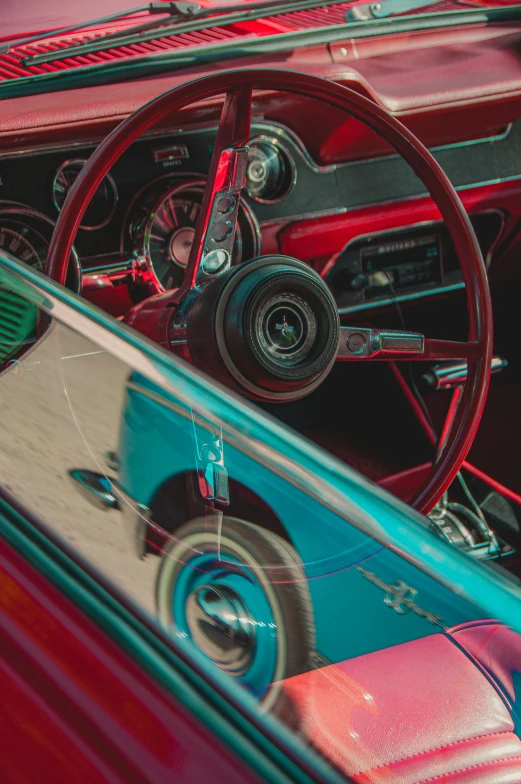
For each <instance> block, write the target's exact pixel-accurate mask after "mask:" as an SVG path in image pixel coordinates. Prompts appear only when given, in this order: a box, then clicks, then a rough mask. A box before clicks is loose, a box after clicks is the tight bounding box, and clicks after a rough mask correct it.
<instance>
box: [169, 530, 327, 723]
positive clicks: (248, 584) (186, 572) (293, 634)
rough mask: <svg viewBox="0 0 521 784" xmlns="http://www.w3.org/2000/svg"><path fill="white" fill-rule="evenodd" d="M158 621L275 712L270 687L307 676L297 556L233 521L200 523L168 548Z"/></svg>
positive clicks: (310, 630)
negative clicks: (287, 679)
mask: <svg viewBox="0 0 521 784" xmlns="http://www.w3.org/2000/svg"><path fill="white" fill-rule="evenodd" d="M156 600H157V609H158V614H159V619H160V621H161V622H162V624H163V625H164V626H165V627H166V628H167V629H168V630H169V631H170V632H171V633H172V634H173V635H178V636H179V637H181V638H187V637H188V638H189V639H191V640H192V641H193V642H194V643H195V644H196V645H197V647H198V648H199V649H200V650H201V651H202V652H203V653H204V654H206V655H207V656H208V657H209V658H210V659H212V661H214V662H215V663H216V664H217V666H218V667H220V669H221V670H223V671H224V672H226V673H228V674H229V675H232V676H234V677H236V678H237V679H238V680H239V682H240V683H241V684H242V685H244V686H245V687H246V688H247V689H248V690H249V691H250V692H251V693H252V694H254V695H255V696H256V697H257V698H258V699H261V700H262V701H263V703H265V707H266V708H268V707H269V708H270V709H272V708H273V707H274V704H275V702H276V701H277V693H278V689H277V688H274V687H272V684H275V683H277V682H279V681H281V680H284V679H285V678H290V677H291V676H293V675H297V674H299V673H301V672H305V671H307V670H309V669H310V668H311V663H310V656H311V654H312V653H313V652H314V650H315V628H314V621H313V610H312V604H311V596H310V593H309V588H308V584H307V580H306V576H305V573H304V569H303V567H302V563H301V561H300V559H299V557H298V554H297V552H296V550H295V549H294V548H293V547H292V546H291V545H290V544H288V542H286V541H284V540H283V539H281V538H280V537H279V536H277V535H276V534H274V533H272V532H271V531H267V530H265V529H263V528H261V527H259V526H257V525H253V524H251V523H247V522H244V521H243V520H237V519H235V518H229V517H224V518H222V521H221V519H219V518H211V517H210V518H199V519H197V520H192V521H191V522H189V523H187V524H186V525H184V526H182V527H181V528H180V529H179V530H178V531H176V533H175V539H173V540H172V542H171V543H170V544H169V545H168V546H167V548H165V555H164V558H163V560H162V562H161V566H160V570H159V574H158V578H157V584H156Z"/></svg>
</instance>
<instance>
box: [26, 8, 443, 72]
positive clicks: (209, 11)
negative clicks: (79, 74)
mask: <svg viewBox="0 0 521 784" xmlns="http://www.w3.org/2000/svg"><path fill="white" fill-rule="evenodd" d="M339 1H340V0H273V2H271V3H269V2H268V3H266V2H260V3H259V2H257V3H242V4H241V5H232V6H225V7H224V8H219V9H217V8H216V7H215V6H214V7H209V8H198V9H197V10H193V11H192V12H191V14H190V21H186V22H179V21H177V22H175V23H174V24H167V23H165V20H157V21H156V22H149V23H148V24H146V25H135V26H134V25H133V26H130V27H128V28H127V29H126V30H121V31H118V32H116V33H107V34H106V35H100V36H98V37H97V38H95V39H93V40H92V41H89V42H88V43H85V44H74V45H72V46H67V47H66V48H65V49H60V50H57V51H53V52H45V53H44V54H37V55H32V56H30V57H26V58H24V59H23V60H22V65H24V66H26V67H28V66H31V65H40V64H42V63H52V62H56V60H64V59H66V58H68V57H75V56H76V55H79V54H93V53H94V52H101V51H103V50H104V49H106V48H107V43H108V42H115V44H114V45H115V46H130V45H131V44H139V43H143V42H145V41H153V40H154V39H156V38H158V30H159V33H160V36H161V37H164V36H169V35H180V34H181V33H192V32H196V31H197V30H204V29H205V28H208V26H209V25H211V26H212V27H217V26H218V25H224V24H225V25H231V24H236V23H241V22H248V21H251V20H253V19H261V18H265V17H271V16H278V15H280V14H287V13H290V12H291V11H303V10H306V9H308V8H319V7H320V8H325V7H326V6H330V5H338V3H339ZM431 2H432V0H431ZM152 5H159V6H161V5H163V3H153V4H152ZM172 5H176V6H182V5H194V4H193V3H184V4H183V3H173V4H172ZM151 27H152V28H153V29H151Z"/></svg>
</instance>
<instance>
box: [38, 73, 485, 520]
mask: <svg viewBox="0 0 521 784" xmlns="http://www.w3.org/2000/svg"><path fill="white" fill-rule="evenodd" d="M245 89H247V90H249V91H250V95H251V91H252V90H267V91H279V92H290V93H295V94H298V95H302V96H304V97H308V98H315V99H316V100H319V101H322V102H324V103H326V104H329V105H332V106H335V107H336V108H339V109H342V110H343V111H345V112H347V113H349V114H350V115H351V116H353V117H354V118H355V119H357V120H360V121H361V122H363V123H365V124H366V125H367V126H368V127H370V128H371V129H372V130H373V131H375V132H376V133H377V134H378V135H380V136H381V137H382V138H383V139H385V140H386V141H387V142H388V143H390V144H391V145H392V146H393V147H394V149H395V150H396V151H397V152H398V153H399V154H400V155H401V156H402V158H404V160H405V161H406V162H407V163H408V164H409V166H410V167H411V168H412V169H413V171H414V172H415V174H416V175H417V176H418V178H419V179H420V180H421V181H422V182H423V184H424V185H425V187H426V188H427V190H428V192H429V194H430V196H431V198H432V199H433V201H434V202H435V204H436V205H437V207H438V209H439V210H440V213H441V215H442V218H443V220H444V222H445V224H446V226H447V228H448V230H449V233H450V236H451V238H452V241H453V242H454V246H455V249H456V253H457V255H458V258H459V260H460V265H461V269H462V274H463V280H464V282H465V290H466V299H467V308H468V315H469V334H468V341H467V344H462V345H467V346H468V348H469V353H468V355H467V356H466V359H467V363H468V376H467V382H466V384H465V389H464V392H463V395H462V399H461V405H460V407H459V410H458V413H457V415H456V417H455V420H454V423H453V426H452V428H451V432H450V435H449V438H448V441H447V443H446V445H445V448H444V449H443V451H442V453H441V455H439V456H438V459H437V460H435V461H433V465H432V469H431V471H430V473H429V476H428V477H427V479H426V480H425V482H424V483H423V485H422V486H421V487H420V489H419V490H418V491H417V493H416V495H415V496H414V498H413V499H412V500H411V505H412V506H413V507H414V508H416V509H417V510H419V511H421V512H423V513H427V512H428V511H429V510H430V509H431V508H432V507H433V506H434V505H435V503H436V501H437V500H438V499H439V498H440V497H441V495H442V494H443V492H444V491H445V490H446V489H447V487H448V486H449V484H450V483H451V482H452V480H453V479H454V477H455V475H456V473H457V471H458V470H459V468H460V466H461V464H462V463H463V460H464V459H465V457H466V455H467V453H468V451H469V449H470V447H471V445H472V442H473V440H474V436H475V434H476V431H477V428H478V425H479V422H480V419H481V415H482V413H483V408H484V405H485V400H486V396H487V391H488V385H489V380H490V364H491V359H492V341H493V338H492V335H493V333H492V306H491V299H490V291H489V288H488V281H487V274H486V269H485V264H484V262H483V258H482V255H481V251H480V248H479V245H478V242H477V239H476V236H475V233H474V230H473V228H472V225H471V223H470V220H469V218H468V215H467V213H466V211H465V209H464V207H463V205H462V203H461V201H460V199H459V197H458V195H457V193H456V191H455V190H454V187H453V186H452V184H451V183H450V181H449V179H448V178H447V176H446V175H445V173H444V172H443V170H442V169H441V167H440V166H439V164H438V163H437V161H436V160H435V159H434V158H433V157H432V155H431V154H430V153H429V151H428V150H427V149H426V148H425V147H424V145H423V144H422V143H421V142H420V141H419V140H418V139H417V138H416V137H415V136H414V135H413V134H412V133H411V131H409V130H408V129H407V128H406V127H405V126H404V125H402V124H401V123H400V122H399V121H398V120H397V119H396V118H394V117H393V116H392V115H391V114H389V113H388V112H387V110H385V109H384V108H382V107H381V106H378V105H377V104H375V103H373V102H372V101H370V100H369V99H368V98H365V97H364V96H362V95H360V94H359V93H357V92H355V91H354V90H352V89H350V88H348V87H345V86H343V85H340V84H337V83H335V82H330V81H326V80H324V79H321V78H319V77H316V76H309V75H307V74H302V73H298V72H294V71H281V70H275V69H263V70H254V69H244V70H237V71H225V72H221V73H218V74H213V75H210V76H205V77H202V78H199V79H196V80H194V81H191V82H187V83H185V84H183V85H181V86H178V87H174V88H173V89H171V90H169V91H167V92H165V93H162V94H161V95H159V96H158V97H157V98H155V99H153V100H152V101H150V102H149V103H147V104H145V105H143V106H142V107H140V108H139V109H138V110H136V111H135V112H134V113H133V114H131V115H130V116H129V117H127V118H126V119H125V120H124V121H123V122H122V123H120V125H118V126H117V127H116V128H115V129H114V130H113V131H112V132H111V133H110V134H109V135H108V136H107V137H106V138H105V140H104V141H103V142H102V143H101V144H100V145H99V147H98V148H97V149H96V150H95V152H94V153H93V155H92V156H91V157H90V159H89V160H88V162H87V164H86V165H85V166H84V168H83V169H82V171H81V173H80V175H79V176H78V178H77V179H76V181H75V183H74V185H73V187H72V188H71V190H70V192H69V194H68V197H67V199H66V202H65V205H64V207H63V209H62V211H61V213H60V215H59V218H58V221H57V224H56V227H55V230H54V234H53V237H52V240H51V244H50V248H49V255H48V260H47V266H46V273H47V274H48V275H49V277H51V278H53V279H54V280H56V281H58V282H59V283H61V284H63V283H64V282H65V277H66V274H67V264H68V260H69V256H70V252H71V249H72V246H73V243H74V240H75V237H76V234H77V231H78V229H79V226H80V223H81V220H82V217H83V215H84V213H85V211H86V209H87V207H88V205H89V203H90V200H91V198H92V196H93V195H94V193H95V191H96V189H97V188H98V186H99V184H100V183H101V181H102V179H103V177H104V176H105V175H106V174H107V172H108V171H109V169H110V168H111V167H112V166H113V164H114V163H115V162H116V161H117V160H118V159H119V157H120V156H121V155H122V154H123V153H124V152H125V150H127V148H128V147H129V146H130V145H131V144H132V143H133V142H134V141H135V140H136V139H137V138H139V137H140V136H141V135H142V134H143V133H144V132H145V131H147V130H148V129H149V128H151V127H152V126H153V125H155V124H156V123H157V122H159V121H160V120H161V119H163V118H164V117H166V116H167V115H169V114H172V113H174V112H177V111H180V110H181V109H183V108H184V107H185V106H187V105H189V104H193V103H195V102H198V101H202V100H206V99H209V98H212V97H215V96H218V95H221V94H223V93H226V94H229V93H230V91H232V90H233V91H241V90H245ZM471 348H472V351H471V350H470V349H471ZM425 358H427V357H425Z"/></svg>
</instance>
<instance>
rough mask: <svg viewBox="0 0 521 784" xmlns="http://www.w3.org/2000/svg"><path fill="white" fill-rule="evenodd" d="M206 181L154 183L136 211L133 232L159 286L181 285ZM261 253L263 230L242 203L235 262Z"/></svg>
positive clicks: (169, 179)
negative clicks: (260, 236)
mask: <svg viewBox="0 0 521 784" xmlns="http://www.w3.org/2000/svg"><path fill="white" fill-rule="evenodd" d="M204 185H205V183H204V180H194V181H192V182H183V183H181V184H179V181H175V180H172V177H171V176H169V177H168V179H167V180H166V181H163V182H158V183H155V184H153V187H152V188H151V190H150V191H149V193H148V194H147V195H145V198H144V201H143V202H142V206H141V209H140V210H138V211H137V212H135V213H134V218H133V220H132V221H131V224H130V234H131V237H132V240H133V243H134V247H135V250H136V252H137V255H138V256H140V257H142V258H144V259H145V260H146V263H147V265H148V266H149V268H150V270H151V271H152V273H153V275H154V278H155V281H156V284H157V287H158V288H159V289H172V288H176V287H178V286H180V285H181V283H182V282H183V278H184V275H185V270H186V267H187V265H188V260H189V258H190V251H191V249H192V243H193V240H194V236H195V227H196V224H197V218H198V216H199V212H200V209H201V201H202V196H203V192H204ZM258 253H259V232H258V225H257V223H256V221H255V218H254V216H253V214H252V212H251V210H250V208H249V207H248V206H247V205H241V208H240V210H239V217H238V221H237V231H236V235H235V246H234V253H233V258H232V264H238V263H239V262H240V261H241V260H242V259H246V258H253V256H256V255H258Z"/></svg>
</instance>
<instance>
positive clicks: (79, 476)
mask: <svg viewBox="0 0 521 784" xmlns="http://www.w3.org/2000/svg"><path fill="white" fill-rule="evenodd" d="M69 476H70V477H71V479H72V480H73V481H74V482H75V483H76V485H77V489H78V490H79V491H80V494H81V495H82V496H83V497H84V498H86V499H87V501H89V502H90V503H91V504H93V505H94V506H95V507H97V508H98V509H104V510H106V509H119V508H120V507H119V501H118V499H117V497H116V495H115V493H114V482H113V480H111V479H110V478H109V477H108V476H103V474H97V473H96V472H95V471H89V470H88V469H86V468H72V469H71V470H70V471H69Z"/></svg>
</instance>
